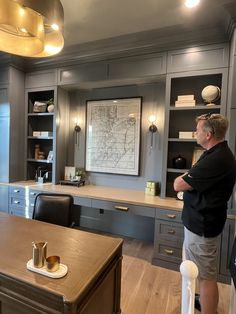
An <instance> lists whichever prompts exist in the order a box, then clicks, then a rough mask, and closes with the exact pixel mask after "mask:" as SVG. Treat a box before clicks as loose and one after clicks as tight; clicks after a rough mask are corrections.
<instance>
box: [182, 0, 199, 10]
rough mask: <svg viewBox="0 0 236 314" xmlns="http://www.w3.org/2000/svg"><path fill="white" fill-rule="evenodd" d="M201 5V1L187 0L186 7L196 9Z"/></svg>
mask: <svg viewBox="0 0 236 314" xmlns="http://www.w3.org/2000/svg"><path fill="white" fill-rule="evenodd" d="M199 3H200V0H186V1H185V6H186V7H187V8H194V7H196V6H197V5H198V4H199Z"/></svg>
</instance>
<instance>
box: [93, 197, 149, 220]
mask: <svg viewBox="0 0 236 314" xmlns="http://www.w3.org/2000/svg"><path fill="white" fill-rule="evenodd" d="M92 207H93V208H100V209H106V210H113V211H122V212H124V213H130V214H135V215H140V216H145V217H155V208H152V207H147V206H141V205H133V204H127V203H118V202H108V201H100V200H92Z"/></svg>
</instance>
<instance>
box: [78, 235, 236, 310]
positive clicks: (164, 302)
mask: <svg viewBox="0 0 236 314" xmlns="http://www.w3.org/2000/svg"><path fill="white" fill-rule="evenodd" d="M84 230H86V231H89V232H96V233H100V234H103V235H107V236H112V237H115V236H116V235H113V234H108V233H104V232H99V231H94V230H88V229H84ZM117 237H120V236H117ZM122 238H123V239H124V245H123V261H122V278H121V310H122V314H181V274H180V272H176V271H172V270H168V269H165V268H161V267H158V266H154V265H152V264H151V260H152V255H153V243H150V242H145V241H140V240H136V239H131V238H125V237H122ZM218 287H219V295H220V299H219V306H218V312H217V314H228V313H229V301H230V286H229V285H225V284H221V283H218ZM194 314H200V312H198V311H197V310H195V312H194Z"/></svg>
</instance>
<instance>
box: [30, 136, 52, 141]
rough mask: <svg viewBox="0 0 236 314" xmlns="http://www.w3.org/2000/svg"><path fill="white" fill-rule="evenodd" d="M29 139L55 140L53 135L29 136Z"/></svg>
mask: <svg viewBox="0 0 236 314" xmlns="http://www.w3.org/2000/svg"><path fill="white" fill-rule="evenodd" d="M27 138H28V139H29V140H53V136H47V137H46V136H28V137H27Z"/></svg>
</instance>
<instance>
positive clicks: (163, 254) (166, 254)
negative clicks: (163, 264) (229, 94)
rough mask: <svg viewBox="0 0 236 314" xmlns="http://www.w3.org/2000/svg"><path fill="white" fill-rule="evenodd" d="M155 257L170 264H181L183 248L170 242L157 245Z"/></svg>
mask: <svg viewBox="0 0 236 314" xmlns="http://www.w3.org/2000/svg"><path fill="white" fill-rule="evenodd" d="M154 256H155V258H156V259H161V260H163V261H167V262H168V263H178V264H180V263H181V261H182V247H179V245H175V244H173V243H168V242H166V243H164V242H161V243H156V245H155V248H154Z"/></svg>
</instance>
